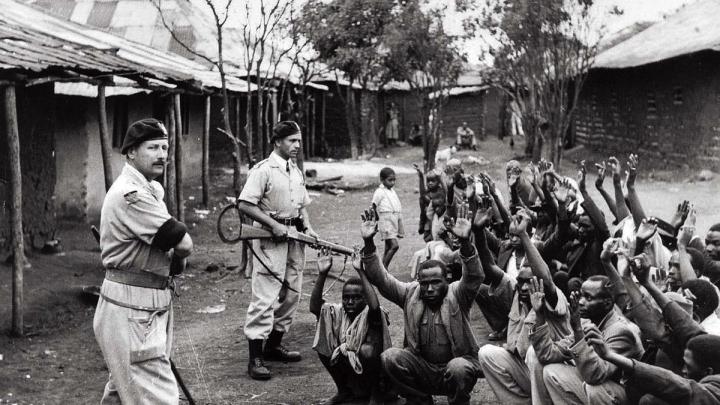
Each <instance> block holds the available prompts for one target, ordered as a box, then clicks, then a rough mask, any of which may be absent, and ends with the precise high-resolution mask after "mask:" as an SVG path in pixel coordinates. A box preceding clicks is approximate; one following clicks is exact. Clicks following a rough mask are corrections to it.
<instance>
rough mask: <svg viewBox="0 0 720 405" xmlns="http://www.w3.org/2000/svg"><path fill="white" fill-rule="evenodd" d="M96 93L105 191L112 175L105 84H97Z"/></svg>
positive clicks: (108, 187) (111, 180)
mask: <svg viewBox="0 0 720 405" xmlns="http://www.w3.org/2000/svg"><path fill="white" fill-rule="evenodd" d="M97 89H98V95H97V101H98V123H99V124H100V154H101V155H102V161H103V171H104V173H105V191H108V190H109V189H110V186H111V185H112V183H113V180H114V177H113V174H112V162H111V156H112V147H111V145H110V134H109V133H108V123H107V107H106V103H105V85H104V84H99V85H98V86H97Z"/></svg>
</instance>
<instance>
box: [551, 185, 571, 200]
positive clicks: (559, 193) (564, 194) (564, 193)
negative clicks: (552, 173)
mask: <svg viewBox="0 0 720 405" xmlns="http://www.w3.org/2000/svg"><path fill="white" fill-rule="evenodd" d="M571 189H572V186H571V185H570V182H568V181H567V179H563V180H562V182H560V184H559V185H558V188H557V190H555V192H554V193H553V194H555V198H556V199H557V200H558V202H559V203H560V204H565V203H566V202H567V201H568V198H569V197H570V190H571Z"/></svg>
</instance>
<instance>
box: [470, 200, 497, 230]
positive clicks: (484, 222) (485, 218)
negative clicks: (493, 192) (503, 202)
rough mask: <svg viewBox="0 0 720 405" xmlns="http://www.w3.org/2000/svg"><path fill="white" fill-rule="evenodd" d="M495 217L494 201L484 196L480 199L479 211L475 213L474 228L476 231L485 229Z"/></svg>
mask: <svg viewBox="0 0 720 405" xmlns="http://www.w3.org/2000/svg"><path fill="white" fill-rule="evenodd" d="M492 215H493V206H492V200H491V199H490V197H488V196H483V197H482V198H481V199H480V204H479V205H478V208H477V211H476V212H475V218H474V219H473V227H475V228H476V229H483V228H485V227H486V226H488V225H489V224H490V221H491V220H492Z"/></svg>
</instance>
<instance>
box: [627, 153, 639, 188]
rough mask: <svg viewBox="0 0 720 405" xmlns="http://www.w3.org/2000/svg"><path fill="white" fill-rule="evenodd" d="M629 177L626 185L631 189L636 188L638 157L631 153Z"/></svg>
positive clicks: (629, 157) (628, 164) (628, 163)
mask: <svg viewBox="0 0 720 405" xmlns="http://www.w3.org/2000/svg"><path fill="white" fill-rule="evenodd" d="M627 166H628V177H627V182H626V183H625V185H626V186H627V187H629V188H632V187H635V179H636V178H637V166H638V155H636V154H634V153H631V154H630V156H628V162H627Z"/></svg>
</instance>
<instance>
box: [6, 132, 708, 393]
mask: <svg viewBox="0 0 720 405" xmlns="http://www.w3.org/2000/svg"><path fill="white" fill-rule="evenodd" d="M384 153H385V154H386V155H385V156H383V157H382V158H378V159H374V160H373V163H378V164H385V163H391V164H392V165H395V166H401V167H402V166H404V167H406V168H409V167H410V163H412V162H417V161H419V160H420V158H419V156H420V153H421V152H420V150H419V148H393V149H391V150H386V151H384ZM478 153H479V154H481V155H483V156H485V157H486V158H487V159H488V160H490V164H489V165H487V166H485V167H482V168H480V167H469V168H468V170H470V171H478V170H484V171H488V172H490V173H491V174H492V175H495V176H498V175H500V174H501V173H502V171H503V166H504V162H505V161H506V160H508V159H509V158H511V157H512V155H513V153H512V152H511V151H510V150H509V149H508V147H507V145H503V144H501V143H500V142H499V141H497V140H488V141H486V142H484V143H482V144H481V151H480V152H478ZM581 157H582V158H588V159H590V160H594V159H595V158H597V157H596V156H592V154H590V153H587V152H585V151H579V152H577V153H575V154H573V155H570V156H568V158H567V163H566V164H565V165H564V166H563V171H564V172H566V173H570V172H572V171H574V164H573V162H572V161H573V160H576V159H579V158H581ZM653 175H654V177H655V178H658V177H661V178H662V177H665V178H670V179H674V181H672V182H668V181H650V180H649V179H647V177H645V178H643V179H642V180H641V183H640V186H639V189H640V192H641V195H642V199H643V202H644V204H645V206H646V211H647V212H648V213H651V214H654V215H657V216H661V217H668V216H670V215H671V214H672V210H673V208H674V206H675V205H676V204H677V202H678V201H679V200H681V199H684V198H685V199H689V200H691V201H693V202H695V203H696V204H697V206H698V210H699V223H698V230H699V231H700V232H703V233H704V232H705V230H706V229H707V228H708V227H709V226H710V225H711V224H713V223H716V222H720V210H718V209H717V207H718V204H717V202H718V201H717V197H716V196H717V192H718V191H720V181H718V180H717V179H716V180H714V181H712V182H705V183H688V182H685V181H683V179H684V178H685V177H684V176H687V175H688V173H679V174H678V173H674V172H671V171H666V172H660V171H658V172H655V173H654V174H653ZM226 177H227V176H223V175H222V172H221V171H220V172H219V173H218V176H216V177H215V179H214V189H213V192H214V195H213V206H214V209H213V212H212V213H211V215H210V216H209V217H208V218H207V219H199V218H197V217H196V216H195V215H194V214H193V212H194V211H193V209H192V208H193V201H191V202H190V203H191V204H190V205H191V206H190V207H189V209H188V213H189V215H188V216H189V221H188V222H189V223H191V226H192V227H193V228H192V231H191V233H192V235H193V238H194V240H195V244H196V251H195V254H194V255H193V256H192V259H191V261H190V263H191V266H190V268H189V270H188V271H187V273H185V274H184V275H183V277H182V282H181V297H179V299H177V301H176V302H175V311H176V323H175V336H176V339H175V348H176V349H175V354H174V359H175V362H176V364H177V365H178V367H179V368H180V371H181V373H182V375H183V376H184V378H185V380H186V382H187V383H188V385H189V386H190V389H191V391H192V392H193V394H194V396H195V399H196V400H197V402H198V403H200V404H238V403H252V404H280V403H283V404H314V403H318V402H320V401H321V400H322V399H323V398H326V397H328V396H330V395H332V393H333V386H332V382H331V381H330V379H329V378H328V376H327V375H326V374H325V373H324V372H323V368H322V365H321V364H320V363H319V361H317V358H316V356H315V355H314V352H313V351H312V349H311V345H312V339H313V335H314V323H315V319H314V317H313V316H312V315H311V314H310V313H309V312H308V310H307V304H308V298H309V293H310V291H311V289H312V286H313V283H314V279H315V275H316V271H315V263H314V259H315V252H314V251H312V250H310V249H307V251H306V253H307V259H308V260H307V266H306V270H305V278H304V282H303V284H304V285H303V291H304V293H305V294H304V296H303V299H302V302H301V306H300V310H299V312H298V314H297V316H296V320H295V323H294V325H293V329H292V331H291V332H290V333H289V334H288V336H287V339H286V343H287V344H288V346H290V347H292V348H297V349H299V350H300V351H301V352H302V354H303V356H304V360H303V361H302V362H301V363H296V364H272V369H273V371H274V373H275V377H274V378H273V379H272V380H270V381H269V382H257V381H253V380H251V379H249V378H248V377H247V375H246V372H245V370H246V362H247V344H246V341H245V338H244V337H243V334H242V323H243V320H244V316H245V309H246V306H247V303H248V300H249V297H250V290H249V289H250V286H249V280H246V279H245V278H244V277H243V276H242V275H241V274H240V272H239V271H238V270H237V269H236V268H235V267H234V266H237V264H238V262H239V258H238V251H237V249H236V246H228V245H224V244H222V243H221V242H220V241H219V240H218V238H217V236H216V235H215V229H214V227H215V225H214V221H215V218H216V215H217V211H216V210H217V209H218V208H219V207H222V205H223V204H224V199H225V194H228V195H229V193H228V188H227V186H228V184H229V179H227V178H226ZM500 178H501V177H500ZM397 188H398V192H399V195H400V198H401V200H402V203H403V207H404V210H405V219H406V224H407V230H408V238H406V239H404V240H402V241H401V247H400V251H399V253H398V255H397V256H396V258H395V260H394V261H393V264H392V265H391V269H390V270H391V272H392V273H393V274H395V275H396V276H397V277H399V278H400V279H403V280H408V279H409V276H408V268H407V263H408V261H409V258H410V256H411V255H412V252H414V251H415V250H417V249H419V248H420V247H421V246H422V241H421V239H420V238H419V237H418V236H417V235H416V234H414V233H413V232H412V230H413V229H416V228H417V212H418V206H417V191H416V190H417V180H416V177H415V176H414V175H412V174H401V175H400V176H399V180H398V186H397ZM193 194H194V195H195V196H198V195H199V191H198V190H197V189H192V190H188V192H187V193H186V195H193ZM371 195H372V189H370V190H365V191H353V192H348V193H346V194H344V195H341V196H337V197H336V196H332V195H329V194H324V193H323V194H318V195H316V196H314V202H313V204H312V206H311V207H310V215H311V217H312V220H313V223H314V224H315V229H316V230H317V231H318V232H319V233H320V234H321V235H322V236H323V237H324V238H325V239H328V240H332V241H336V242H339V243H342V244H345V245H348V246H352V245H353V244H355V243H358V242H359V238H358V225H359V223H360V218H359V216H360V212H361V210H362V209H364V208H365V207H366V206H367V205H368V204H369V201H370V198H371ZM600 205H602V204H600ZM59 236H60V238H62V241H63V244H64V246H65V252H66V253H64V255H60V256H43V255H39V254H32V255H31V257H30V261H31V263H32V265H33V266H32V268H30V269H27V270H26V272H25V302H26V323H27V324H28V328H27V329H28V334H27V336H25V337H22V338H12V337H10V336H9V335H8V330H9V328H10V302H11V298H10V297H11V295H10V294H11V291H10V280H11V272H10V269H9V267H8V266H6V265H0V300H1V301H0V303H2V308H0V355H2V359H1V360H0V404H2V403H18V404H91V403H97V402H98V401H99V399H100V395H101V393H102V388H103V385H104V383H105V381H106V378H107V370H106V368H105V366H104V363H103V360H102V356H101V354H100V351H99V349H98V347H97V344H96V343H95V340H94V337H93V332H92V317H93V313H94V304H93V302H92V300H88V299H87V298H86V297H84V296H83V295H82V294H81V293H80V288H81V286H83V285H90V284H95V283H99V282H100V280H101V279H102V273H101V266H100V264H99V253H98V250H97V248H96V247H95V243H94V241H93V239H92V237H91V236H90V233H89V232H88V231H87V226H85V225H78V224H67V223H66V224H63V226H62V229H61V232H60V235H59ZM210 263H216V264H218V265H219V270H218V271H215V272H207V271H206V269H207V267H208V264H210ZM342 265H343V263H342V260H340V258H336V260H335V265H334V267H333V271H334V273H335V274H341V272H342V271H343V270H342V269H343V266H342ZM352 271H353V270H352V268H351V266H350V265H349V264H348V265H347V266H346V269H345V273H344V274H345V275H347V274H350V273H351V272H352ZM339 291H340V283H337V284H335V286H334V287H333V288H332V289H331V291H330V293H329V294H328V296H327V297H326V299H327V300H329V301H336V300H338V299H339ZM218 304H225V306H226V309H225V311H224V312H221V313H217V314H199V313H196V312H195V311H197V310H199V309H201V308H204V307H206V306H209V305H218ZM385 305H386V307H388V308H390V310H391V319H392V320H395V321H399V320H400V319H401V312H400V309H399V308H396V307H394V306H392V305H389V304H388V303H387V302H385ZM472 322H473V325H474V326H475V333H476V336H477V337H478V339H479V340H482V341H483V342H484V338H485V336H486V335H487V333H488V330H487V326H486V324H485V322H484V319H483V318H482V315H480V311H479V310H478V309H477V308H474V309H473V312H472ZM401 325H402V324H401V323H400V322H395V323H393V326H392V329H391V332H392V338H393V343H394V344H395V345H396V346H400V345H401V344H402V326H401ZM438 399H440V400H441V398H438ZM441 403H444V401H443V402H441ZM473 403H495V398H494V395H493V394H492V392H491V391H490V390H489V389H488V386H487V384H486V383H485V382H484V381H482V380H481V381H480V382H478V384H477V385H476V387H475V393H474V394H473Z"/></svg>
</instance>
